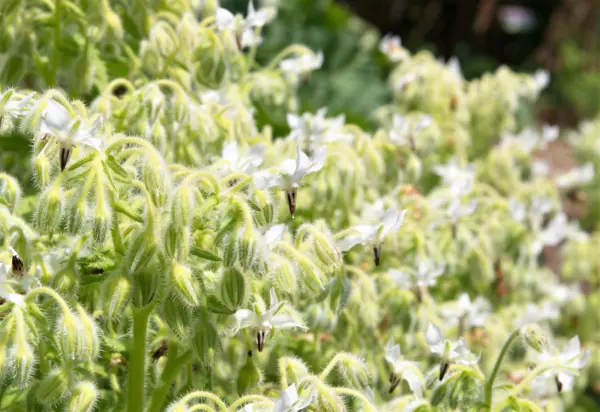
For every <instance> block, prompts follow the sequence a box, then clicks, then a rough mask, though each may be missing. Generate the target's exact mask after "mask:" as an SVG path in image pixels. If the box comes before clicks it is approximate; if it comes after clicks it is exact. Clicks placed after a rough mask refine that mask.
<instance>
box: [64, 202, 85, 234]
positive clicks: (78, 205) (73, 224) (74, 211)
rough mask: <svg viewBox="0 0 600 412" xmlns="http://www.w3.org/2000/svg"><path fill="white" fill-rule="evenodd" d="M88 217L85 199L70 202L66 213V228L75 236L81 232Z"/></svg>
mask: <svg viewBox="0 0 600 412" xmlns="http://www.w3.org/2000/svg"><path fill="white" fill-rule="evenodd" d="M87 215H88V205H87V202H86V201H85V199H80V200H78V201H76V202H72V203H71V205H70V206H69V208H68V211H67V226H68V228H69V231H70V232H71V233H73V234H76V233H78V232H80V231H81V230H82V227H83V225H84V223H85V221H86V218H87Z"/></svg>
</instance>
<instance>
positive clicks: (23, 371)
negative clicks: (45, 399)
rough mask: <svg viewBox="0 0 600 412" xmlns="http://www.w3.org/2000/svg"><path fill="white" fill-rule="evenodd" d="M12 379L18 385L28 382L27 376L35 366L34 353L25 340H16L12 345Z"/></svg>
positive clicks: (28, 376)
mask: <svg viewBox="0 0 600 412" xmlns="http://www.w3.org/2000/svg"><path fill="white" fill-rule="evenodd" d="M12 358H13V360H14V366H13V368H14V379H15V381H16V382H17V383H18V385H20V386H25V385H27V383H29V378H30V377H31V374H32V373H33V369H34V367H35V355H34V353H33V349H32V347H31V345H29V343H27V342H17V343H15V346H14V347H13V353H12Z"/></svg>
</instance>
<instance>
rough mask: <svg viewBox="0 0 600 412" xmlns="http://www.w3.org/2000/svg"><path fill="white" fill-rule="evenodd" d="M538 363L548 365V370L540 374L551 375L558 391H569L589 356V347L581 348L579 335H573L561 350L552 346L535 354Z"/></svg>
mask: <svg viewBox="0 0 600 412" xmlns="http://www.w3.org/2000/svg"><path fill="white" fill-rule="evenodd" d="M537 358H538V359H537V360H538V362H539V363H543V364H545V365H548V371H547V372H544V373H543V374H542V376H545V377H553V378H554V379H555V382H556V386H557V389H558V392H562V391H563V390H564V391H570V390H572V388H573V382H574V380H575V377H576V376H578V375H579V371H580V370H581V369H583V367H584V366H585V365H586V364H587V362H588V360H589V358H590V348H587V349H585V350H582V349H581V343H580V342H579V337H578V336H575V337H573V338H572V339H571V340H569V342H567V344H566V345H565V347H564V349H563V350H562V351H559V350H557V349H556V348H554V347H550V348H549V349H547V350H545V351H543V352H542V353H540V354H539V355H538V356H537Z"/></svg>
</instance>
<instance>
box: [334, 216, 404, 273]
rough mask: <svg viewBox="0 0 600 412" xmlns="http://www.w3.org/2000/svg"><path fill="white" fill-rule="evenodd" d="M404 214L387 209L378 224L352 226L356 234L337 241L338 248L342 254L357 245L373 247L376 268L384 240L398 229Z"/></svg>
mask: <svg viewBox="0 0 600 412" xmlns="http://www.w3.org/2000/svg"><path fill="white" fill-rule="evenodd" d="M405 214H406V210H403V211H401V212H398V211H397V210H396V209H388V210H386V211H385V213H384V215H383V219H382V221H381V222H380V223H376V224H368V225H357V226H354V227H353V228H352V229H353V231H354V232H356V234H355V235H350V236H347V237H346V238H344V239H342V240H341V241H339V242H338V247H339V248H340V250H341V251H342V252H346V251H348V250H350V249H352V248H353V247H354V246H356V245H358V244H362V245H369V246H371V247H373V254H374V258H375V265H377V266H378V265H379V259H380V257H381V247H382V245H383V241H384V239H385V238H386V236H387V235H389V234H390V233H395V232H397V231H398V229H400V226H401V225H402V222H403V221H404V215H405Z"/></svg>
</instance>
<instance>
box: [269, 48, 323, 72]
mask: <svg viewBox="0 0 600 412" xmlns="http://www.w3.org/2000/svg"><path fill="white" fill-rule="evenodd" d="M322 65H323V52H318V53H316V54H313V53H311V54H303V55H302V56H299V57H293V58H290V59H285V60H282V61H281V62H280V63H279V67H280V68H281V70H283V71H284V72H285V73H290V74H295V75H305V74H308V73H310V72H312V71H314V70H317V69H320V68H321V66H322Z"/></svg>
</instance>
